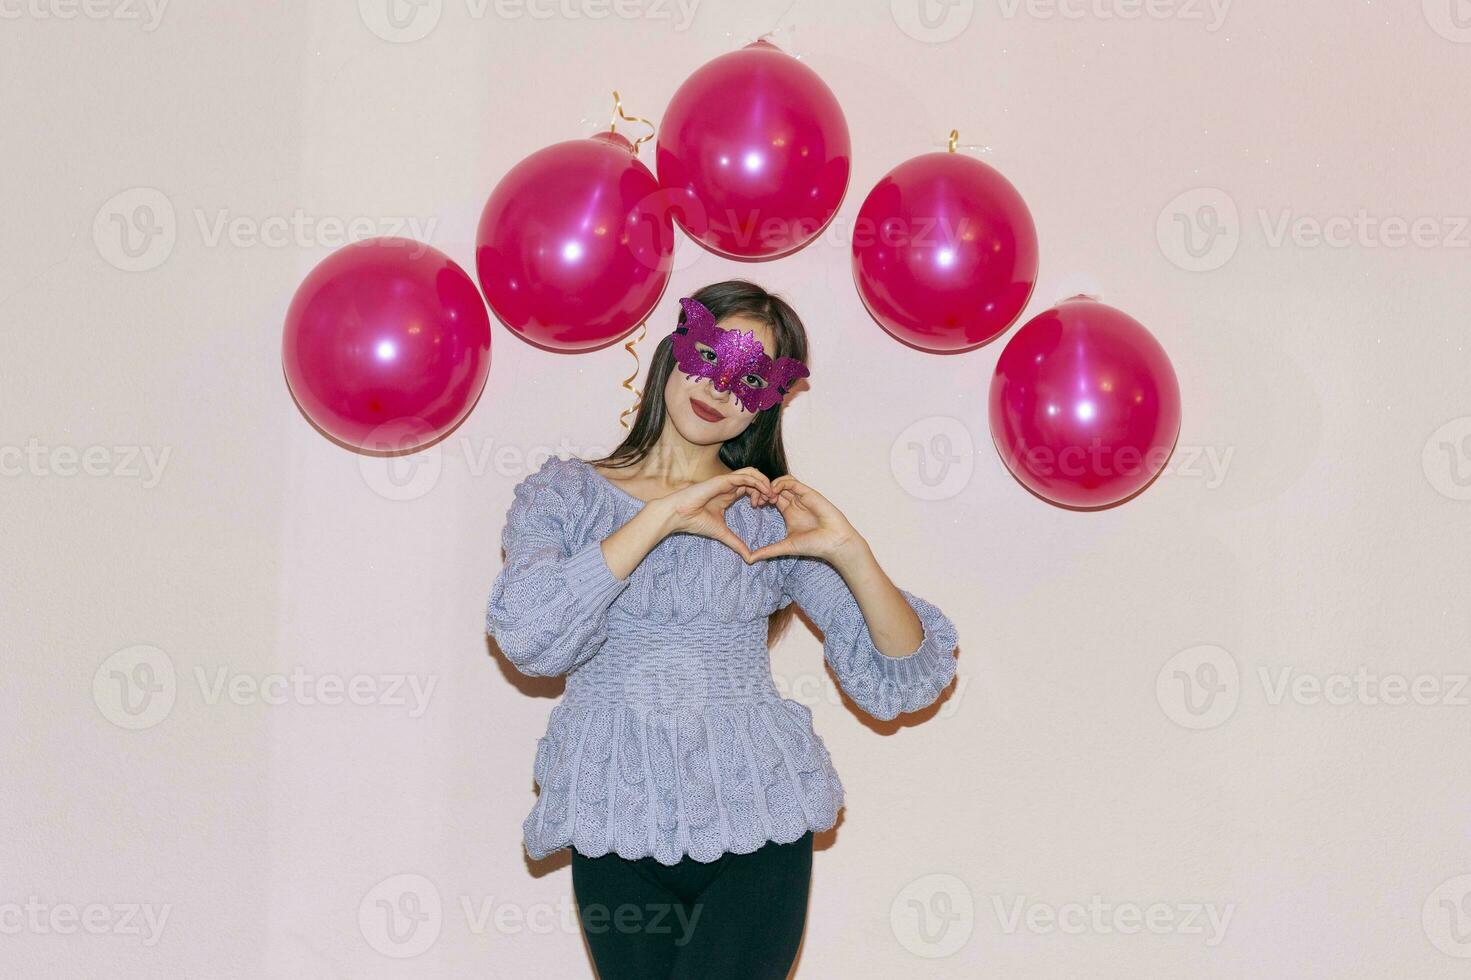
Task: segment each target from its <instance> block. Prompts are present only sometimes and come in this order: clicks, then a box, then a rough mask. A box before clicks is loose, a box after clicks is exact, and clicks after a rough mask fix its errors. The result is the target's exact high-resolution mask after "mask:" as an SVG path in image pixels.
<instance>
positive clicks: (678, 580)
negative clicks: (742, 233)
mask: <svg viewBox="0 0 1471 980" xmlns="http://www.w3.org/2000/svg"><path fill="white" fill-rule="evenodd" d="M680 303H681V305H682V307H683V311H682V313H681V315H680V318H679V322H678V325H677V326H676V327H675V330H674V332H673V333H671V334H670V335H669V336H668V337H666V338H664V339H663V340H662V341H661V342H660V343H659V346H658V349H657V350H656V351H655V353H654V357H653V361H652V363H651V364H650V367H649V377H648V382H647V385H646V387H645V391H646V393H647V394H646V396H645V398H644V399H643V402H642V404H641V405H640V407H639V412H638V416H637V420H636V422H635V424H634V426H633V428H632V430H631V431H630V433H629V435H628V437H627V438H626V439H625V440H624V441H623V444H622V445H620V446H619V447H618V448H617V449H615V450H614V451H613V452H612V453H611V454H609V455H608V456H606V457H602V458H600V459H597V460H582V459H576V458H573V459H567V460H564V459H559V458H556V457H553V458H551V459H548V460H547V461H546V462H545V463H544V464H543V465H542V467H541V469H540V470H538V471H537V472H535V473H533V474H531V475H530V476H528V477H526V478H525V479H524V480H522V481H521V483H520V484H519V485H517V487H516V489H515V500H514V502H513V504H512V506H511V510H510V513H509V515H508V517H507V524H506V528H505V531H504V534H503V536H502V543H503V544H504V546H505V551H506V559H505V566H504V568H503V569H502V571H501V573H500V574H499V576H498V577H497V578H496V580H495V584H494V585H493V586H492V589H491V593H490V599H489V603H488V607H487V610H486V629H487V631H488V632H489V633H490V634H491V635H493V636H494V637H495V638H496V640H497V641H498V643H499V645H500V648H501V650H502V651H503V652H504V653H505V655H506V657H507V658H508V659H509V660H510V661H511V662H512V663H513V664H515V665H516V667H517V668H518V669H519V670H521V671H522V672H524V673H526V674H531V675H557V674H566V675H567V686H566V691H565V693H564V694H563V697H562V700H561V702H560V703H559V704H558V705H556V706H555V707H554V708H553V709H552V712H551V717H550V720H549V723H548V726H547V733H546V735H545V736H543V737H542V738H541V739H540V740H539V742H538V743H537V749H536V758H535V762H534V765H533V769H534V774H535V778H536V781H537V783H538V784H539V785H540V786H541V795H540V797H539V798H538V799H537V802H536V805H535V806H534V807H533V808H532V811H531V814H530V815H529V816H528V817H527V818H526V821H525V824H524V826H523V830H524V833H525V842H526V848H527V851H528V853H530V854H531V855H532V857H535V858H541V857H544V856H546V855H547V854H549V853H551V852H552V851H554V850H558V849H560V848H562V847H571V848H572V849H573V850H572V885H573V891H574V894H575V896H576V899H577V904H578V909H579V922H580V923H581V927H582V929H583V933H584V935H585V936H586V938H587V942H588V946H589V948H590V949H591V952H592V957H593V959H594V961H595V962H596V964H597V969H598V973H599V976H601V977H602V980H621V978H624V977H629V978H634V977H636V978H639V980H648V978H658V977H700V978H721V977H732V978H735V977H739V978H742V980H752V978H762V977H772V978H778V980H780V978H785V977H786V976H787V974H788V971H789V970H790V968H791V964H792V962H793V960H794V958H795V956H796V952H797V947H798V945H799V944H800V942H801V938H802V930H803V927H804V924H805V922H806V908H807V890H808V885H809V882H810V876H811V871H812V835H813V833H814V832H816V831H820V830H825V829H827V828H829V827H831V826H833V824H834V823H836V821H837V814H838V810H839V809H840V808H841V807H842V805H843V786H842V784H841V782H839V780H838V776H837V773H836V772H835V771H834V770H833V767H832V763H831V760H830V758H829V756H828V752H827V749H826V747H825V746H824V745H823V742H822V740H821V739H820V738H819V737H818V736H817V734H816V733H815V732H814V731H813V728H812V712H811V711H810V710H809V709H808V708H807V707H806V706H805V705H803V704H800V703H799V702H796V701H792V700H789V699H785V698H782V697H781V696H780V695H779V694H778V693H777V691H776V688H775V685H774V683H773V679H772V676H771V663H770V656H769V651H768V642H769V627H771V626H773V625H774V621H776V620H780V621H781V624H782V625H784V623H785V620H786V619H787V618H789V617H790V615H791V613H790V610H787V607H788V606H790V605H791V604H792V603H794V602H795V603H796V604H797V605H799V606H801V607H802V608H803V609H804V610H805V611H806V612H807V614H808V615H809V616H810V617H811V618H812V619H813V621H814V622H816V623H817V625H818V626H819V627H820V628H821V629H822V631H823V633H824V656H825V658H826V660H827V661H828V663H829V664H830V665H831V666H832V668H833V671H834V673H835V674H836V676H837V678H838V681H839V683H840V684H841V685H842V687H843V689H844V690H845V691H846V692H847V693H848V695H849V696H850V697H852V699H853V700H854V702H856V703H857V704H858V705H859V706H860V707H861V708H863V709H864V710H865V711H867V712H868V713H870V714H871V715H873V716H874V717H876V718H880V719H889V718H893V717H894V716H895V715H897V714H899V713H900V712H905V711H917V710H919V709H921V708H923V707H925V706H927V705H929V704H931V703H932V702H934V700H935V699H936V698H937V697H938V696H939V694H940V692H941V691H942V690H944V688H945V687H946V686H947V685H948V684H949V683H950V680H951V678H953V677H954V676H955V658H954V657H953V656H952V651H953V650H954V648H955V645H956V632H955V627H954V625H953V624H952V623H951V622H950V620H949V619H948V618H947V617H946V616H945V615H944V614H943V613H942V612H941V611H940V610H939V609H938V608H936V607H935V606H934V605H932V604H930V603H929V602H927V601H925V600H924V599H921V598H919V597H917V596H915V595H913V594H912V593H909V592H907V591H904V590H901V589H898V588H896V587H895V586H894V584H893V583H892V582H891V581H890V580H889V578H888V576H887V575H885V574H884V570H883V569H882V568H881V567H879V564H878V562H877V561H875V560H874V556H873V553H872V551H870V549H869V547H868V544H867V542H866V541H865V540H864V539H863V536H862V535H860V534H859V533H858V532H857V531H856V530H854V528H853V526H852V525H851V524H849V523H848V521H847V519H846V518H845V517H844V516H843V514H842V512H841V511H839V510H838V508H837V507H835V506H834V505H833V504H832V503H831V502H830V501H828V500H827V498H826V497H824V496H823V495H822V494H820V493H818V492H817V491H816V490H814V489H812V488H811V487H809V486H807V485H806V484H804V483H802V482H801V481H799V480H797V479H795V478H794V477H792V476H790V475H788V473H787V463H786V454H785V452H784V451H783V449H782V438H781V404H782V401H783V400H784V397H785V395H786V394H787V392H788V391H789V389H790V387H791V385H792V383H793V382H794V381H795V380H796V379H798V378H801V377H804V376H806V375H807V374H808V369H807V367H806V365H805V364H804V363H803V362H804V361H805V359H806V356H807V340H806V335H805V333H804V331H803V328H802V323H801V321H800V320H799V319H798V318H797V315H796V313H794V312H793V311H792V309H791V307H790V306H788V305H787V304H786V303H785V302H784V301H783V300H781V299H780V298H778V297H776V296H773V295H771V294H769V293H767V292H765V291H764V290H762V289H761V288H760V287H758V286H755V285H753V284H751V283H749V282H744V281H739V280H737V281H731V282H723V283H717V284H715V285H711V286H706V287H705V288H703V289H701V290H699V291H698V292H697V293H695V294H694V296H693V297H691V298H689V299H682V300H681V301H680ZM781 610H787V611H786V612H784V613H781V614H780V615H774V614H777V613H778V612H779V611H781Z"/></svg>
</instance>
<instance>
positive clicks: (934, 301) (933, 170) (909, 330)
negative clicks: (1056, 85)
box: [853, 151, 1037, 353]
mask: <svg viewBox="0 0 1471 980" xmlns="http://www.w3.org/2000/svg"><path fill="white" fill-rule="evenodd" d="M853 281H854V282H855V283H856V284H857V286H858V295H859V296H860V297H861V298H862V299H863V305H864V306H866V307H867V308H868V311H869V313H870V314H872V315H873V318H874V319H875V320H876V321H878V324H879V326H881V327H883V328H884V329H885V330H887V331H888V332H889V333H890V334H891V335H893V336H894V337H895V338H897V339H898V340H901V341H903V342H904V343H906V344H910V345H911V346H914V347H918V348H920V349H921V350H927V351H933V352H937V353H943V352H950V351H961V350H969V349H971V348H973V347H979V346H980V345H981V344H984V343H986V342H987V341H988V340H991V339H992V338H994V337H996V336H998V335H999V334H1001V333H1003V332H1005V330H1006V329H1007V328H1008V327H1010V326H1011V325H1012V324H1013V323H1014V322H1016V319H1017V317H1019V316H1021V312H1022V310H1024V309H1025V308H1026V305H1027V300H1028V299H1030V298H1031V295H1032V287H1033V286H1034V285H1035V284H1036V282H1037V230H1036V228H1035V226H1034V225H1033V224H1032V214H1031V212H1030V211H1028V210H1027V205H1026V202H1025V201H1023V200H1022V197H1021V195H1020V194H1018V193H1017V190H1016V188H1015V187H1013V186H1012V185H1011V183H1010V182H1009V181H1007V179H1006V178H1005V177H1003V176H1001V174H1000V173H999V172H997V171H996V170H995V169H993V168H991V167H989V166H987V165H986V164H984V163H982V162H981V161H979V160H977V159H975V158H974V157H970V156H966V155H965V154H963V153H950V152H943V151H942V152H939V153H926V154H924V155H922V156H917V157H914V158H913V159H911V160H907V161H905V162H904V163H901V164H899V166H897V167H895V168H894V169H893V170H891V171H889V172H888V174H886V175H885V176H884V177H883V179H882V180H880V181H879V182H878V183H877V184H876V185H875V186H874V188H873V190H872V191H870V192H869V194H868V197H867V199H866V200H864V202H863V207H862V208H860V209H859V211H858V221H857V223H856V224H855V225H854V227H853Z"/></svg>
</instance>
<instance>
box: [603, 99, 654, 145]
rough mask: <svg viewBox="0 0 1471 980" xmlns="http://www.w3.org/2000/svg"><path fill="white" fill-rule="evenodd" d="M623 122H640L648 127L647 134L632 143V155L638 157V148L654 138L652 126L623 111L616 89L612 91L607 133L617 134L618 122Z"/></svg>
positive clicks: (641, 118)
mask: <svg viewBox="0 0 1471 980" xmlns="http://www.w3.org/2000/svg"><path fill="white" fill-rule="evenodd" d="M619 119H622V120H623V121H624V122H640V123H643V124H644V125H645V126H647V127H649V131H648V133H646V134H645V135H643V136H640V137H639V138H638V139H636V140H634V141H633V155H634V156H638V148H639V147H640V146H642V145H643V144H644V143H647V142H648V141H649V140H651V139H653V138H654V124H653V123H651V122H649V121H648V120H647V119H645V118H644V117H642V116H630V115H629V114H628V113H626V112H624V111H623V99H622V98H621V97H620V96H619V95H618V91H617V89H614V91H613V121H612V122H610V123H609V124H608V132H610V133H616V132H618V120H619Z"/></svg>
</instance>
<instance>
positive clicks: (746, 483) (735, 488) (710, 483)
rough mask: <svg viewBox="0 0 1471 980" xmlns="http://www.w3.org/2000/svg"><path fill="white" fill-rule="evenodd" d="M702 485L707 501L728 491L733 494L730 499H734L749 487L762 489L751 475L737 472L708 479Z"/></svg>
mask: <svg viewBox="0 0 1471 980" xmlns="http://www.w3.org/2000/svg"><path fill="white" fill-rule="evenodd" d="M700 486H701V487H702V488H703V489H704V491H705V493H704V499H705V500H707V501H708V500H713V499H715V498H716V497H719V496H720V495H722V494H727V493H728V494H731V498H730V499H731V500H734V499H735V498H736V497H737V496H739V495H740V494H741V493H743V492H745V489H746V488H747V487H755V488H756V489H761V486H760V484H758V483H756V482H755V481H754V480H753V479H752V478H751V477H749V476H746V475H737V474H735V473H724V474H722V475H720V476H717V477H715V478H714V479H711V480H707V481H706V482H705V483H702V484H700Z"/></svg>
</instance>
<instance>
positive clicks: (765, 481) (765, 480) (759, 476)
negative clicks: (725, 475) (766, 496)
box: [733, 466, 771, 490]
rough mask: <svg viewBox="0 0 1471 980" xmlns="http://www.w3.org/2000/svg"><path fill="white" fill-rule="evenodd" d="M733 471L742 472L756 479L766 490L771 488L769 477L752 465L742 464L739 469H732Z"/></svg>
mask: <svg viewBox="0 0 1471 980" xmlns="http://www.w3.org/2000/svg"><path fill="white" fill-rule="evenodd" d="M733 472H735V473H744V474H746V475H747V476H749V477H751V478H752V479H754V480H756V481H758V482H759V483H760V484H761V486H762V487H763V488H765V489H767V490H769V489H771V477H769V476H767V475H766V474H765V473H762V472H761V471H760V470H758V469H757V468H756V467H754V466H742V467H741V468H740V469H738V470H734V471H733Z"/></svg>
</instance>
